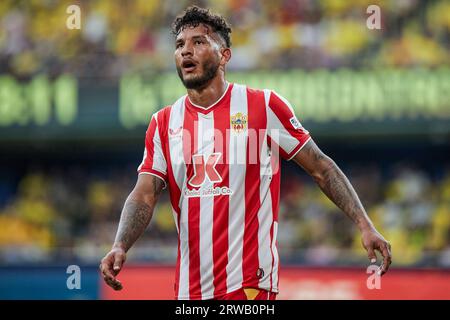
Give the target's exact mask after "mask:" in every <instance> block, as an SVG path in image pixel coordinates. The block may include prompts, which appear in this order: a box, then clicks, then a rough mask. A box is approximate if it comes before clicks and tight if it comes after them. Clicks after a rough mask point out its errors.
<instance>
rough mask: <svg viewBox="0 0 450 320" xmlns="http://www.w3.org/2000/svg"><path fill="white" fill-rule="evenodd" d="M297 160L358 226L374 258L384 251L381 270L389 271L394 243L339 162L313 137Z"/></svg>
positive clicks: (369, 252) (297, 156)
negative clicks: (380, 228) (376, 222)
mask: <svg viewBox="0 0 450 320" xmlns="http://www.w3.org/2000/svg"><path fill="white" fill-rule="evenodd" d="M293 160H294V161H295V162H296V163H297V164H298V165H300V166H301V167H303V169H305V171H306V172H307V173H308V174H309V175H311V176H312V177H313V178H314V180H315V181H316V183H317V184H318V185H319V187H320V189H321V190H322V191H323V192H324V193H325V194H326V195H327V197H328V198H330V200H331V201H333V202H334V203H335V204H336V206H338V207H339V208H340V209H341V210H342V211H344V213H345V214H346V215H347V216H348V217H349V218H350V219H351V220H352V221H353V222H354V223H355V224H356V225H357V226H358V228H359V229H360V231H361V234H362V244H363V246H364V248H365V249H366V250H367V252H368V256H369V259H370V261H371V262H372V263H374V262H376V258H377V256H376V254H375V250H377V251H379V252H380V253H381V254H382V256H383V263H382V265H381V267H380V273H381V274H384V273H386V271H387V270H388V268H389V265H390V264H391V246H390V244H389V242H387V241H386V240H385V239H384V238H383V236H382V235H381V234H380V233H379V232H378V231H377V230H376V229H375V227H374V225H373V224H372V221H371V220H370V218H369V217H368V215H367V213H366V211H365V210H364V207H363V205H362V204H361V201H360V200H359V198H358V195H357V194H356V192H355V190H354V189H353V186H352V185H351V183H350V181H349V180H348V179H347V177H346V176H345V175H344V173H343V172H342V171H341V170H340V169H339V167H338V166H337V165H336V163H335V162H334V161H333V160H332V159H330V158H329V157H328V156H326V155H325V154H324V153H323V152H322V151H321V150H320V149H319V148H318V147H317V145H316V144H315V143H314V141H313V140H312V139H311V140H310V141H309V142H308V143H307V144H306V145H305V146H304V147H303V149H302V150H301V151H300V152H298V153H297V154H296V155H295V157H294V158H293Z"/></svg>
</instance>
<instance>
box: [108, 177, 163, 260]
mask: <svg viewBox="0 0 450 320" xmlns="http://www.w3.org/2000/svg"><path fill="white" fill-rule="evenodd" d="M161 190H162V181H161V180H160V179H159V178H156V177H155V178H154V179H153V181H152V190H151V193H152V194H153V195H154V199H157V197H158V196H159V194H160V193H161ZM155 204H156V200H155V201H153V202H144V201H142V200H137V199H134V198H128V199H127V200H126V201H125V205H124V207H123V210H122V214H121V217H120V222H119V227H118V230H117V234H116V239H115V243H116V244H118V243H120V244H121V245H122V246H123V247H124V248H125V251H128V249H130V247H131V246H132V245H133V244H134V242H135V241H136V240H137V239H138V238H139V237H140V236H141V235H142V233H143V232H144V231H145V229H146V228H147V226H148V224H149V223H150V220H151V218H152V214H153V209H154V207H155Z"/></svg>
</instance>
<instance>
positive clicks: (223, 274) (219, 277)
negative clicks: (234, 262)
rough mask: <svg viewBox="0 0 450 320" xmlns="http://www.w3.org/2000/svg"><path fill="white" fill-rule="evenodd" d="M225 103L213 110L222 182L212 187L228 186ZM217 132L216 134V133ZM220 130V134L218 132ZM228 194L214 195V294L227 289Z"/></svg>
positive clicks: (228, 112)
mask: <svg viewBox="0 0 450 320" xmlns="http://www.w3.org/2000/svg"><path fill="white" fill-rule="evenodd" d="M224 103H225V105H224V107H223V108H220V110H218V109H217V110H216V111H215V112H214V129H215V135H214V152H221V153H222V157H221V159H220V160H219V162H218V163H217V165H216V168H217V171H218V172H220V174H221V176H222V182H219V183H215V184H214V187H229V186H230V183H229V171H228V170H229V157H228V150H227V149H228V146H229V134H227V131H228V130H229V129H230V97H229V95H228V101H224ZM216 132H217V134H216ZM219 132H220V134H219ZM229 201H230V199H229V196H228V195H219V196H215V197H214V209H213V212H214V220H213V261H214V269H213V274H214V296H215V297H217V296H218V294H219V293H221V294H223V293H224V292H226V291H227V269H226V267H227V264H228V221H229V216H228V215H229V205H230V202H229Z"/></svg>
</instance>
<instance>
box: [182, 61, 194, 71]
mask: <svg viewBox="0 0 450 320" xmlns="http://www.w3.org/2000/svg"><path fill="white" fill-rule="evenodd" d="M181 67H182V68H183V70H184V71H185V72H192V71H194V70H195V68H196V67H197V63H196V62H195V61H194V60H191V59H186V60H183V62H182V63H181Z"/></svg>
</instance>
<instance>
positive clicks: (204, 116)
mask: <svg viewBox="0 0 450 320" xmlns="http://www.w3.org/2000/svg"><path fill="white" fill-rule="evenodd" d="M173 32H174V35H175V63H176V67H177V71H178V75H179V77H180V79H181V81H182V82H183V84H184V86H185V87H186V89H187V95H184V96H182V97H181V98H179V99H178V100H177V101H176V102H175V103H173V104H172V105H170V106H167V107H165V108H163V109H161V110H160V111H158V112H156V113H155V114H154V115H153V116H152V118H151V120H150V124H149V126H148V129H147V132H146V137H145V151H144V158H143V161H142V163H141V164H140V166H139V167H138V172H139V175H138V178H137V183H136V186H135V187H134V189H133V190H132V192H131V193H130V195H129V196H128V198H127V200H126V201H125V204H124V208H123V211H122V214H121V218H120V222H119V227H118V231H117V234H116V239H115V242H114V244H113V246H112V249H111V251H110V252H109V253H108V254H107V255H106V256H105V257H104V258H103V259H102V262H101V264H100V269H101V271H102V274H103V277H104V280H105V281H106V283H107V284H108V285H109V286H111V287H112V288H113V289H115V290H120V289H122V284H121V283H120V281H119V280H118V279H117V278H116V276H117V275H118V273H119V272H120V270H121V269H122V267H123V264H124V262H125V259H126V252H127V251H128V250H129V249H130V248H131V246H132V245H133V244H134V242H135V241H136V240H137V239H138V238H139V236H140V235H141V234H142V233H143V232H144V230H145V228H146V227H147V225H148V224H149V222H150V219H151V217H152V214H153V210H154V207H155V204H156V202H157V201H158V197H159V195H160V193H161V192H162V190H163V189H164V188H165V187H168V190H169V192H170V200H171V205H172V209H173V215H174V220H175V224H176V227H177V231H178V258H177V265H176V275H175V297H176V298H177V299H243V300H246V299H260V300H267V299H275V297H276V294H277V293H278V289H279V288H278V270H279V258H278V252H277V245H276V239H277V230H278V209H279V198H280V169H279V164H278V159H279V158H280V157H282V158H284V159H286V160H293V161H294V162H295V163H297V164H298V165H299V166H301V167H302V168H303V169H304V170H305V171H306V172H307V173H309V174H310V175H311V176H312V177H313V178H314V180H315V181H316V182H317V184H318V186H319V187H320V188H321V190H322V191H323V192H324V193H325V194H326V195H327V196H328V197H329V198H330V199H331V200H332V201H333V202H334V203H335V204H336V205H337V206H338V207H339V208H340V209H341V210H342V211H343V212H345V213H346V214H347V215H348V216H349V217H350V219H351V220H352V221H353V222H354V223H355V224H356V225H357V226H358V228H359V230H360V231H361V235H362V244H363V246H364V248H365V249H366V250H367V252H368V256H369V259H370V261H371V262H372V263H374V262H375V261H376V259H377V256H376V254H375V251H376V250H377V251H379V252H380V253H381V254H382V256H383V262H382V264H381V266H380V270H379V273H380V274H384V273H385V272H386V271H387V270H388V268H389V265H390V263H391V253H390V244H389V243H388V242H387V241H386V240H385V239H384V238H383V236H382V235H381V234H380V233H378V232H377V230H376V229H375V227H374V225H373V224H372V222H371V220H370V219H369V217H368V216H367V214H366V212H365V210H364V208H363V206H362V204H361V202H360V200H359V199H358V196H357V194H356V192H355V190H354V189H353V187H352V185H351V184H350V182H349V180H348V179H347V178H346V176H345V175H344V174H343V173H342V171H341V170H340V169H339V168H338V166H337V165H336V163H335V162H334V161H333V160H332V159H330V158H329V157H328V156H326V155H325V154H323V153H322V151H321V150H320V149H319V148H318V147H317V145H316V144H315V143H314V141H313V140H312V138H311V137H310V134H309V133H308V131H307V130H306V129H304V128H303V127H302V125H301V124H300V122H299V120H298V118H297V117H296V115H295V114H294V112H293V109H292V107H291V106H290V104H289V102H288V101H286V100H285V99H284V98H283V97H281V96H280V95H279V94H277V93H276V92H274V91H271V90H254V89H250V88H248V87H246V86H244V85H242V84H237V83H229V82H227V81H226V79H225V69H226V65H227V63H228V61H229V60H230V59H231V49H230V47H231V43H230V33H231V29H230V27H229V25H228V24H227V22H226V21H225V20H224V19H223V18H222V17H221V16H218V15H215V14H212V13H211V12H210V11H209V10H206V9H202V8H199V7H195V6H194V7H189V8H188V9H187V10H186V11H185V12H184V13H183V14H182V15H181V16H178V17H177V18H176V19H175V21H174V23H173Z"/></svg>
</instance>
